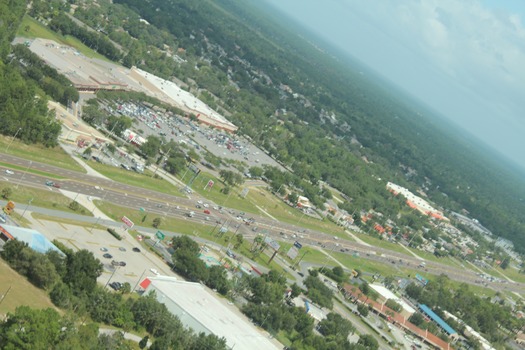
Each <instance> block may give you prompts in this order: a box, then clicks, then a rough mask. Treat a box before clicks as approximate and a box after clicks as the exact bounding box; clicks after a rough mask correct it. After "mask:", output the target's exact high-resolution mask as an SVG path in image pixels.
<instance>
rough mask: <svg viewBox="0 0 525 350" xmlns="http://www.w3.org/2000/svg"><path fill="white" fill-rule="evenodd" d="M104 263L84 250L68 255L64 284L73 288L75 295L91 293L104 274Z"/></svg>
mask: <svg viewBox="0 0 525 350" xmlns="http://www.w3.org/2000/svg"><path fill="white" fill-rule="evenodd" d="M102 267H103V265H102V263H101V262H100V260H98V259H97V258H95V256H94V255H93V253H92V252H90V251H88V250H85V249H82V250H79V251H77V252H74V253H72V254H68V255H67V270H66V274H65V276H64V278H63V280H64V283H66V284H68V285H69V286H70V287H71V290H72V292H73V294H75V295H79V294H82V293H88V294H89V293H91V292H93V291H94V290H95V287H96V286H97V278H98V277H99V276H100V275H101V274H102Z"/></svg>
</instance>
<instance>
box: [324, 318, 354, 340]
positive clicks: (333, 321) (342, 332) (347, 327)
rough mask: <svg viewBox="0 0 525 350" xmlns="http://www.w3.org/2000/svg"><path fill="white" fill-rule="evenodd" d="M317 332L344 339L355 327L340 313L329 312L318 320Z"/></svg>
mask: <svg viewBox="0 0 525 350" xmlns="http://www.w3.org/2000/svg"><path fill="white" fill-rule="evenodd" d="M318 327H319V332H320V333H321V334H322V335H324V336H325V337H328V336H337V337H338V338H343V339H346V338H348V335H349V334H350V332H354V331H355V328H354V327H353V326H352V323H350V321H348V320H347V319H346V318H343V317H342V316H341V315H339V314H336V313H333V312H330V313H329V314H328V315H326V318H325V319H323V320H322V321H321V322H319V326H318Z"/></svg>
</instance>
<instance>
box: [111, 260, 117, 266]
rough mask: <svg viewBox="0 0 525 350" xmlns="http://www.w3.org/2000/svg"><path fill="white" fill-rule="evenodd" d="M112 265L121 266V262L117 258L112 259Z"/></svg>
mask: <svg viewBox="0 0 525 350" xmlns="http://www.w3.org/2000/svg"><path fill="white" fill-rule="evenodd" d="M111 265H113V266H119V262H118V261H117V260H111Z"/></svg>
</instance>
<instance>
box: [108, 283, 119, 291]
mask: <svg viewBox="0 0 525 350" xmlns="http://www.w3.org/2000/svg"><path fill="white" fill-rule="evenodd" d="M109 286H110V287H111V288H113V289H114V290H120V289H121V288H122V283H120V282H111V283H110V284H109Z"/></svg>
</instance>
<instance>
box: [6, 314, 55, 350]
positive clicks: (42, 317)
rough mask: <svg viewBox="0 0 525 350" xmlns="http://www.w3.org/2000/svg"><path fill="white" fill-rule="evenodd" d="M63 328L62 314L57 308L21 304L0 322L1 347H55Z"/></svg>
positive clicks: (7, 348)
mask: <svg viewBox="0 0 525 350" xmlns="http://www.w3.org/2000/svg"><path fill="white" fill-rule="evenodd" d="M61 328H62V324H61V319H60V315H59V314H58V312H56V311H55V310H53V309H50V308H48V309H43V310H37V309H31V308H29V307H28V306H19V307H17V308H16V310H15V312H14V313H9V314H8V316H7V318H6V321H5V322H3V323H0V348H2V349H6V350H10V349H13V350H14V349H49V348H54V347H55V345H57V344H58V343H59V342H60V340H61V338H60V335H61Z"/></svg>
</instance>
